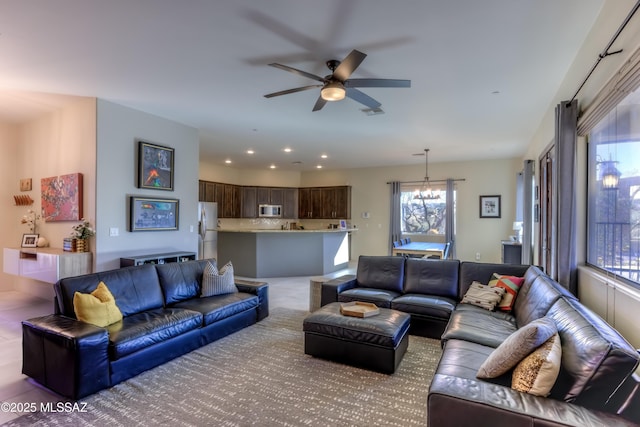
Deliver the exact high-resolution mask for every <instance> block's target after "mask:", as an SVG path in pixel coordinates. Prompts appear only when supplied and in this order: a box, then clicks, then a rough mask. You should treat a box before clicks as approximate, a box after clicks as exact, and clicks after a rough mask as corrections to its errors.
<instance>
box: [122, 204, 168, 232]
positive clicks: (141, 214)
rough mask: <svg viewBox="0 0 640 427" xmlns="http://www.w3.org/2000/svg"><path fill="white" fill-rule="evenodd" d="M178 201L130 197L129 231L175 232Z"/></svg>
mask: <svg viewBox="0 0 640 427" xmlns="http://www.w3.org/2000/svg"><path fill="white" fill-rule="evenodd" d="M179 208H180V201H179V200H178V199H160V198H152V197H137V196H131V197H130V201H129V231H161V230H177V229H178V224H179V223H178V216H179Z"/></svg>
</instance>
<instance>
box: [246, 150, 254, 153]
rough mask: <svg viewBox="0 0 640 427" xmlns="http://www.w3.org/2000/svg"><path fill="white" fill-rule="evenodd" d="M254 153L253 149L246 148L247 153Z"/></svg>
mask: <svg viewBox="0 0 640 427" xmlns="http://www.w3.org/2000/svg"><path fill="white" fill-rule="evenodd" d="M254 153H255V151H253V150H247V154H254Z"/></svg>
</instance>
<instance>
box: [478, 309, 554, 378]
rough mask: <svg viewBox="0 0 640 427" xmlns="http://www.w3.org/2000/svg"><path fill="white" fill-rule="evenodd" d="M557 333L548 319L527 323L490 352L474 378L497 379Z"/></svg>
mask: <svg viewBox="0 0 640 427" xmlns="http://www.w3.org/2000/svg"><path fill="white" fill-rule="evenodd" d="M557 332H558V329H557V328H556V323H555V322H554V321H553V320H552V319H551V318H549V317H541V318H540V319H536V320H534V321H532V322H530V323H527V324H526V325H524V326H523V327H521V328H520V329H518V330H517V331H515V332H514V333H512V334H511V335H509V336H508V337H507V338H506V339H505V340H504V341H503V342H502V344H500V345H499V346H498V347H497V348H496V349H495V350H493V352H491V354H490V355H489V357H487V359H486V360H485V361H484V362H483V363H482V365H480V369H478V373H477V375H476V376H477V377H478V378H481V379H486V378H497V377H499V376H500V375H502V374H504V373H507V372H508V371H509V370H510V369H512V368H513V367H514V366H516V365H517V364H518V363H520V362H521V361H522V359H524V358H525V357H527V356H528V355H529V354H531V352H533V351H534V350H535V349H537V348H538V347H540V346H541V345H542V344H544V343H545V342H546V341H547V340H548V339H549V338H551V337H552V336H553V334H555V333H557Z"/></svg>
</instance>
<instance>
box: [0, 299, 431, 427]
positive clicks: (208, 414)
mask: <svg viewBox="0 0 640 427" xmlns="http://www.w3.org/2000/svg"><path fill="white" fill-rule="evenodd" d="M307 314H308V313H306V312H303V311H297V310H289V309H276V310H274V311H273V312H272V313H271V315H270V316H269V317H268V318H266V319H265V320H263V321H262V322H259V323H258V324H256V325H253V326H251V327H249V328H246V329H244V330H242V331H240V332H237V333H235V334H233V335H231V336H229V337H226V338H223V339H221V340H219V341H216V342H214V343H211V344H209V345H207V346H205V347H202V348H200V349H198V350H195V351H193V352H191V353H189V354H186V355H184V356H182V357H179V358H177V359H174V360H173V361H171V362H168V363H166V364H164V365H162V366H159V367H157V368H155V369H152V370H150V371H147V372H144V373H142V374H140V375H138V376H137V377H134V378H132V379H130V380H128V381H125V382H123V383H121V384H119V385H117V386H115V387H112V388H110V389H107V390H103V391H101V392H99V393H96V394H94V395H92V396H89V397H87V398H85V399H83V400H82V401H81V402H86V404H87V406H86V411H87V412H86V413H71V414H62V413H35V414H29V415H25V416H23V417H21V418H18V419H16V420H13V421H11V422H9V423H7V424H6V425H9V426H27V425H28V426H32V425H33V426H58V425H74V426H100V427H102V426H107V425H109V426H157V425H171V426H249V425H259V426H283V425H284V426H402V427H406V426H413V425H415V426H418V425H420V426H423V425H426V410H427V391H428V388H429V384H430V382H431V379H432V378H433V374H434V370H435V367H436V364H437V362H438V360H439V358H440V355H441V350H440V343H439V341H437V340H432V339H428V338H422V337H416V336H411V337H410V339H409V349H408V351H407V353H406V354H405V357H404V359H403V361H402V363H401V364H400V367H399V368H398V370H397V371H396V373H395V374H393V375H385V374H380V373H376V372H371V371H368V370H364V369H359V368H354V367H351V366H347V365H343V364H340V363H334V362H330V361H326V360H322V359H317V358H314V357H311V356H308V355H305V354H304V348H303V333H302V320H303V319H304V317H305V316H306V315H307Z"/></svg>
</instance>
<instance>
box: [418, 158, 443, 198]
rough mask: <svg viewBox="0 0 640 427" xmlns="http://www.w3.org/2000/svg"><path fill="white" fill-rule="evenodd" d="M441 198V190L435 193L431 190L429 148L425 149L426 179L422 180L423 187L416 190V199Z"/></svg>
mask: <svg viewBox="0 0 640 427" xmlns="http://www.w3.org/2000/svg"><path fill="white" fill-rule="evenodd" d="M439 198H440V192H437V193H434V192H433V191H431V185H430V183H429V149H428V148H425V149H424V181H423V182H422V188H421V189H420V190H416V191H415V193H414V194H413V199H414V200H438V199H439Z"/></svg>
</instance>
